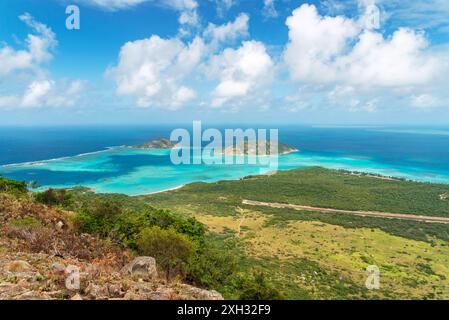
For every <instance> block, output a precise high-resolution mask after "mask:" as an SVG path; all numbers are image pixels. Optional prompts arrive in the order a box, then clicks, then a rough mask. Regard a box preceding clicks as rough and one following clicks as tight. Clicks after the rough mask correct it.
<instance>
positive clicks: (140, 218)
mask: <svg viewBox="0 0 449 320" xmlns="http://www.w3.org/2000/svg"><path fill="white" fill-rule="evenodd" d="M113 208H116V209H113ZM74 220H75V221H74V222H75V226H76V228H77V230H78V232H80V233H93V234H97V235H100V236H101V237H104V238H109V239H111V240H113V241H114V242H117V243H120V244H122V245H124V246H127V247H129V248H131V249H134V250H135V249H137V237H138V235H139V234H140V233H141V231H142V230H143V229H145V228H150V227H160V228H161V229H174V230H176V231H177V232H178V233H181V234H184V235H186V236H187V237H189V239H190V240H192V241H195V242H197V243H198V244H202V243H203V242H204V237H205V234H206V229H205V227H204V226H203V225H202V224H201V223H199V222H198V221H196V220H195V219H191V218H189V219H186V218H183V217H180V216H177V215H174V214H172V213H170V212H169V211H166V210H153V211H148V212H145V213H134V212H125V211H123V210H122V209H121V208H120V207H116V205H113V204H110V205H107V206H106V205H105V206H101V205H99V204H95V205H93V206H92V207H90V208H87V209H84V210H83V211H82V212H81V213H80V214H78V215H77V216H76V217H75V219H74Z"/></svg>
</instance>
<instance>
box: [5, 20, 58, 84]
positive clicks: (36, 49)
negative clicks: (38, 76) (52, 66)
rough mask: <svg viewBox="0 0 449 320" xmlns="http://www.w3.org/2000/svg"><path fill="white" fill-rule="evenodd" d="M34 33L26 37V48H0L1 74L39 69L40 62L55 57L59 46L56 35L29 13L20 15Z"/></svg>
mask: <svg viewBox="0 0 449 320" xmlns="http://www.w3.org/2000/svg"><path fill="white" fill-rule="evenodd" d="M19 19H20V20H21V21H23V22H24V23H25V24H26V25H28V26H29V27H30V28H31V29H32V30H33V31H34V34H29V35H28V36H27V38H26V49H24V50H15V49H14V48H12V47H10V46H7V45H6V46H4V47H2V48H0V61H1V63H0V76H6V75H8V74H11V73H12V72H14V71H16V70H27V69H37V68H38V66H39V64H41V63H44V62H48V61H50V60H51V59H52V58H53V55H52V51H53V49H54V48H55V47H56V46H57V41H56V36H55V34H54V33H53V31H52V30H51V29H50V28H48V27H47V26H46V25H44V24H42V23H39V22H37V21H36V20H34V18H33V17H32V16H31V15H30V14H29V13H25V14H23V15H21V16H20V17H19Z"/></svg>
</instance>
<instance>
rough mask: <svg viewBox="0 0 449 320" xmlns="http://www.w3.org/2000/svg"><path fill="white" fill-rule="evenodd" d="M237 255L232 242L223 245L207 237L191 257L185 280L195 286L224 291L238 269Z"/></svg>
mask: <svg viewBox="0 0 449 320" xmlns="http://www.w3.org/2000/svg"><path fill="white" fill-rule="evenodd" d="M239 256H240V254H239V253H238V252H236V249H235V247H234V243H232V244H231V245H225V246H223V243H221V245H219V244H218V243H215V242H214V241H213V239H212V238H208V239H207V242H205V244H204V246H203V247H201V248H199V250H197V251H196V254H195V256H194V257H193V258H192V261H191V263H190V265H189V271H188V275H187V280H188V281H189V282H191V283H192V284H194V285H196V286H200V287H205V288H209V289H216V290H219V291H225V290H226V289H225V287H226V286H228V285H229V284H230V283H231V282H232V279H233V278H235V277H236V274H237V272H238V271H239Z"/></svg>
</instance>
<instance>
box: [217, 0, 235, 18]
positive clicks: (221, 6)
mask: <svg viewBox="0 0 449 320" xmlns="http://www.w3.org/2000/svg"><path fill="white" fill-rule="evenodd" d="M237 2H238V0H215V3H216V5H217V14H218V15H219V16H223V15H224V14H225V13H226V12H227V11H228V10H229V9H231V8H232V7H233V6H235V5H236V4H237Z"/></svg>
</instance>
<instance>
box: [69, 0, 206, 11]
mask: <svg viewBox="0 0 449 320" xmlns="http://www.w3.org/2000/svg"><path fill="white" fill-rule="evenodd" d="M78 2H80V3H83V4H87V5H93V6H97V7H99V8H102V9H106V10H111V11H115V10H121V9H128V8H130V7H134V6H137V5H139V4H142V3H144V2H155V3H158V4H161V5H164V6H167V7H170V8H173V9H175V10H179V11H183V10H193V9H196V8H197V7H198V3H197V2H196V1H195V0H158V1H155V0H78Z"/></svg>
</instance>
